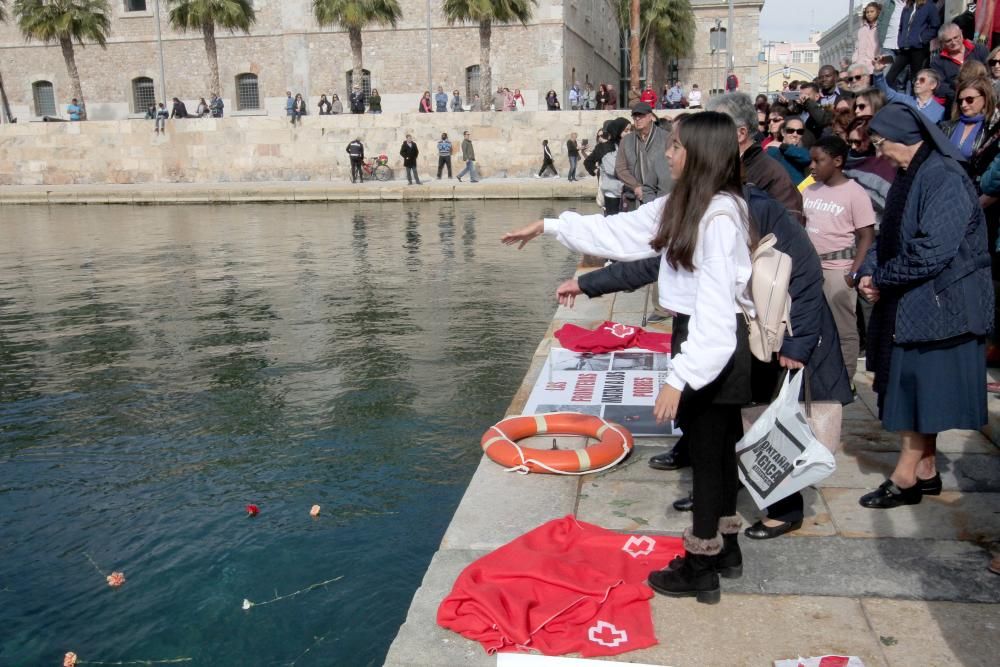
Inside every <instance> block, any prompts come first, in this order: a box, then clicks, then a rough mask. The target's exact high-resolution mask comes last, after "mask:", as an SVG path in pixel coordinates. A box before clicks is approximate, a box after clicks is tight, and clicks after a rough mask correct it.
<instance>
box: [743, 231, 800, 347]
mask: <svg viewBox="0 0 1000 667" xmlns="http://www.w3.org/2000/svg"><path fill="white" fill-rule="evenodd" d="M777 241H778V239H777V238H776V237H775V236H774V234H768V235H767V236H765V237H764V238H762V239H761V240H760V243H758V244H757V248H756V249H754V251H753V254H752V255H751V257H750V261H751V263H752V265H753V270H752V272H751V274H750V285H749V290H750V300H751V301H753V305H754V310H756V311H757V314H756V316H755V317H751V316H750V315H749V314H748V313H747V312H746V309H744V311H743V316H744V317H745V318H746V321H747V326H748V327H749V329H750V352H752V353H753V356H755V357H757V358H758V359H760V360H761V361H765V362H770V361H771V359H772V358H773V355H774V354H775V353H776V352H778V350H780V349H781V344H782V342H784V338H785V330H786V329H787V330H788V331H789V332H791V330H792V326H791V322H790V320H789V311H790V310H791V303H792V299H791V297H790V296H789V295H788V283H789V281H790V280H791V277H792V258H791V257H789V256H788V255H786V254H785V253H783V252H781V251H779V250H777V249H776V248H775V247H774V245H775V243H777Z"/></svg>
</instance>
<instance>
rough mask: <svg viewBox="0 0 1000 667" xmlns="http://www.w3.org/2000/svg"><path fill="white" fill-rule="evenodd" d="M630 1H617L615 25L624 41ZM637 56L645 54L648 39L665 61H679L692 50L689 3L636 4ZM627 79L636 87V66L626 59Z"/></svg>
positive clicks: (644, 0)
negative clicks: (637, 25)
mask: <svg viewBox="0 0 1000 667" xmlns="http://www.w3.org/2000/svg"><path fill="white" fill-rule="evenodd" d="M633 2H634V0H617V10H618V25H619V27H620V29H621V31H622V37H623V38H624V37H625V35H626V34H627V33H626V31H627V30H629V25H630V23H631V20H632V4H633ZM638 4H639V31H638V32H639V52H640V54H642V53H646V49H647V48H648V46H649V39H650V37H652V38H653V42H654V43H655V44H656V48H657V49H658V50H659V51H660V53H662V54H663V55H664V56H665V57H666V58H668V59H670V58H683V57H684V56H687V55H689V54H690V53H691V49H692V48H693V46H694V31H695V24H694V12H693V11H692V10H691V3H690V2H689V0H640V1H639V3H638ZM629 60H630V61H632V62H630V63H629V68H630V72H629V74H630V77H631V79H632V82H633V83H635V84H636V85H638V83H639V70H640V65H639V62H638V60H633V58H630V59H629Z"/></svg>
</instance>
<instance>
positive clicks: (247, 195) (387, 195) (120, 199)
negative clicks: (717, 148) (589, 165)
mask: <svg viewBox="0 0 1000 667" xmlns="http://www.w3.org/2000/svg"><path fill="white" fill-rule="evenodd" d="M596 187H597V183H596V181H594V180H593V179H586V180H583V181H581V182H575V183H571V182H568V181H566V180H558V179H533V178H527V179H518V178H497V179H484V180H482V181H480V182H478V183H468V182H463V183H458V182H456V181H452V180H441V181H438V180H436V179H435V180H431V181H425V184H424V185H420V186H417V185H414V186H409V185H407V184H406V183H405V182H403V183H400V182H398V181H386V182H378V181H368V182H365V183H361V184H354V183H351V182H350V181H346V182H345V181H340V182H338V181H326V182H311V181H268V182H261V183H247V182H240V183H210V184H205V183H133V184H108V185H7V186H0V205H15V204H17V205H24V204H162V205H172V204H239V203H243V204H249V203H268V202H344V201H370V202H379V201H425V200H455V201H458V200H476V199H481V200H484V201H485V200H491V199H544V200H552V199H564V200H586V199H589V198H590V197H591V196H592V195H593V189H594V188H596ZM599 301H601V299H598V300H595V302H599ZM603 301H604V302H605V303H606V308H604V309H603V311H604V312H605V313H606V314H610V308H611V303H612V301H613V300H612V299H610V298H608V299H604V300H603ZM577 314H579V313H577Z"/></svg>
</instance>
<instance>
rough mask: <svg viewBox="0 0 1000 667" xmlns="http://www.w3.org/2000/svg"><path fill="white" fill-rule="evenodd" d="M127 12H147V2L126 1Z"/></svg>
mask: <svg viewBox="0 0 1000 667" xmlns="http://www.w3.org/2000/svg"><path fill="white" fill-rule="evenodd" d="M125 11H127V12H144V11H146V0H125Z"/></svg>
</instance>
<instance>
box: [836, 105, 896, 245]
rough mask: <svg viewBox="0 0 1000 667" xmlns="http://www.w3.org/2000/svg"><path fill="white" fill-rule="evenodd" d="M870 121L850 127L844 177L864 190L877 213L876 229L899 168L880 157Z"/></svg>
mask: <svg viewBox="0 0 1000 667" xmlns="http://www.w3.org/2000/svg"><path fill="white" fill-rule="evenodd" d="M870 121H871V119H870V118H855V119H854V122H853V123H851V124H850V125H849V126H848V128H847V145H848V147H849V148H850V150H849V152H848V153H847V162H845V163H844V176H847V177H848V178H850V179H851V180H853V181H854V182H855V183H857V184H858V185H860V186H861V187H862V188H864V191H865V192H866V193H867V194H868V199H870V200H871V202H872V208H873V209H874V211H875V230H876V232H877V231H878V229H879V226H880V225H881V224H882V215H883V213H885V198H886V196H887V195H888V194H889V188H890V187H891V186H892V182H893V181H894V180H896V167H895V165H893V164H892V163H891V162H889V161H888V160H886V159H885V158H884V157H881V156H879V155H877V154H876V151H875V147H874V146H872V142H871V137H869V136H868V123H869V122H870Z"/></svg>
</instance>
